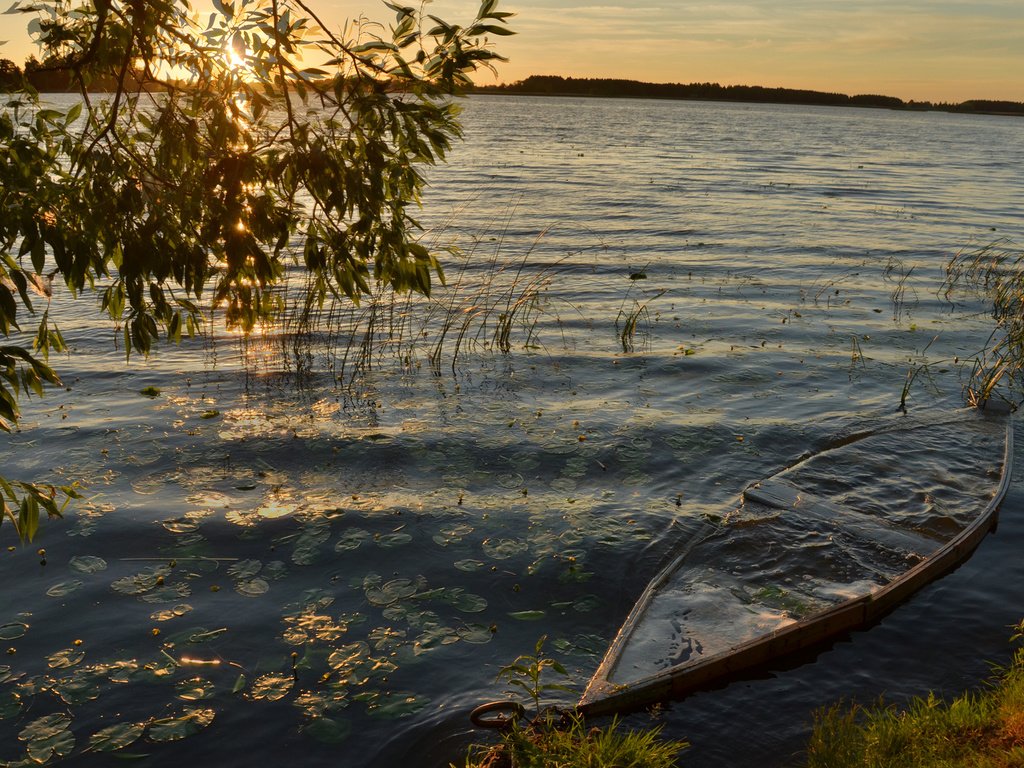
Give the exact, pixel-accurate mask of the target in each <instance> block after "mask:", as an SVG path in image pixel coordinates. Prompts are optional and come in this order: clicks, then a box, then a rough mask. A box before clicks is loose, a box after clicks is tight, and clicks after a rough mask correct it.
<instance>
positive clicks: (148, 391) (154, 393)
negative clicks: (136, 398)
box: [139, 387, 160, 397]
mask: <svg viewBox="0 0 1024 768" xmlns="http://www.w3.org/2000/svg"><path fill="white" fill-rule="evenodd" d="M139 394H140V395H145V396H146V397H159V396H160V387H143V388H142V389H140V390H139Z"/></svg>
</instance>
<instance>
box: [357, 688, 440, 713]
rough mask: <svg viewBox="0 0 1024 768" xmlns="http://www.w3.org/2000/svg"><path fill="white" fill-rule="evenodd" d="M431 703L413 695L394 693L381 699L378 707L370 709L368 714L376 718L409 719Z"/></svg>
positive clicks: (378, 700)
mask: <svg viewBox="0 0 1024 768" xmlns="http://www.w3.org/2000/svg"><path fill="white" fill-rule="evenodd" d="M429 703H430V700H429V699H427V698H425V697H422V696H420V697H417V696H416V695H415V694H412V693H393V694H388V695H386V696H381V697H379V698H378V699H377V703H376V706H372V707H368V708H367V712H368V713H369V714H371V715H374V716H376V717H389V718H399V717H409V716H410V715H414V714H416V713H417V712H419V711H420V710H421V709H423V708H424V707H425V706H427V704H429Z"/></svg>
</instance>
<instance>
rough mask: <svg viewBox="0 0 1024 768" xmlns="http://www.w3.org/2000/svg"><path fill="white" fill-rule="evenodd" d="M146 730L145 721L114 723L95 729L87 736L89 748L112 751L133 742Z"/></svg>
mask: <svg viewBox="0 0 1024 768" xmlns="http://www.w3.org/2000/svg"><path fill="white" fill-rule="evenodd" d="M145 731H146V724H145V723H116V724H114V725H108V726H107V727H106V728H104V729H103V730H100V731H97V732H96V733H94V734H93V735H92V736H91V737H90V738H89V749H92V750H94V751H96V752H114V751H116V750H118V749H124V748H125V747H127V746H129V745H131V744H134V743H135V742H136V741H138V739H139V738H140V737H141V736H142V734H143V733H145Z"/></svg>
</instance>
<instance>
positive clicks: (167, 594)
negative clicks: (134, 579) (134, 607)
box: [139, 582, 192, 603]
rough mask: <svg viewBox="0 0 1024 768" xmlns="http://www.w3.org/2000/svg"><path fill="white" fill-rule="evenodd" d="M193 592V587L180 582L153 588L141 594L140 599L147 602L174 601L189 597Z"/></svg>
mask: <svg viewBox="0 0 1024 768" xmlns="http://www.w3.org/2000/svg"><path fill="white" fill-rule="evenodd" d="M191 594H192V587H190V586H189V585H188V584H186V583H185V582H180V583H178V584H166V585H164V586H162V587H158V588H156V589H152V590H150V591H149V592H146V593H145V594H143V595H140V596H139V599H140V600H142V601H143V602H146V603H173V602H174V601H175V600H181V598H183V597H189V596H190V595H191Z"/></svg>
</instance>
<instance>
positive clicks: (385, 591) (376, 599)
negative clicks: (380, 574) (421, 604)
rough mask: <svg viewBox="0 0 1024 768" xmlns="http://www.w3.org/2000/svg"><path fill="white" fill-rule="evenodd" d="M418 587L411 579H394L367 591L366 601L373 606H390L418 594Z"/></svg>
mask: <svg viewBox="0 0 1024 768" xmlns="http://www.w3.org/2000/svg"><path fill="white" fill-rule="evenodd" d="M416 592H417V586H416V584H415V583H413V582H412V581H411V580H410V579H392V580H391V581H389V582H387V583H385V584H382V585H381V586H379V587H370V588H369V589H367V590H366V599H367V600H368V601H369V602H370V604H371V605H390V604H391V603H394V602H397V601H398V600H402V599H404V598H406V597H411V596H412V595H414V594H416Z"/></svg>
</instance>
